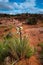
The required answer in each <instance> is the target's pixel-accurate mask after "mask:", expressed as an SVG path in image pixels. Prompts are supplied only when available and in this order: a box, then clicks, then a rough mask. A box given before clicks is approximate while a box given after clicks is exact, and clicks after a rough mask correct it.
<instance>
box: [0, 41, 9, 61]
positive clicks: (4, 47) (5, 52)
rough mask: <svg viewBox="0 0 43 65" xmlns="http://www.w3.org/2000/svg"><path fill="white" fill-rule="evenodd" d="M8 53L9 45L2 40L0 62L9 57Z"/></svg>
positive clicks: (0, 43)
mask: <svg viewBox="0 0 43 65" xmlns="http://www.w3.org/2000/svg"><path fill="white" fill-rule="evenodd" d="M8 54H9V52H8V45H7V44H5V43H4V42H0V62H2V61H4V59H5V57H7V56H8Z"/></svg>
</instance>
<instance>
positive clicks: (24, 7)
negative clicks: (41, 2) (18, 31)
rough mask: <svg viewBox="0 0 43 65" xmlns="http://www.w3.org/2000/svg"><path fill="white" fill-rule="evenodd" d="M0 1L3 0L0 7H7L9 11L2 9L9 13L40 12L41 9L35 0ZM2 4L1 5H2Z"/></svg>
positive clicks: (42, 10)
mask: <svg viewBox="0 0 43 65" xmlns="http://www.w3.org/2000/svg"><path fill="white" fill-rule="evenodd" d="M0 2H4V3H2V4H1V6H0V7H2V8H7V9H9V11H3V12H6V13H9V14H17V13H26V12H28V13H41V12H43V9H40V8H37V7H36V0H25V1H24V2H22V3H17V2H14V3H10V2H9V0H0ZM2 5H3V6H2Z"/></svg>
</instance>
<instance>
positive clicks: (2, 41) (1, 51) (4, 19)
mask: <svg viewBox="0 0 43 65" xmlns="http://www.w3.org/2000/svg"><path fill="white" fill-rule="evenodd" d="M0 65H43V15H41V14H27V13H26V14H21V15H20V14H18V15H6V14H3V15H2V14H1V15H0Z"/></svg>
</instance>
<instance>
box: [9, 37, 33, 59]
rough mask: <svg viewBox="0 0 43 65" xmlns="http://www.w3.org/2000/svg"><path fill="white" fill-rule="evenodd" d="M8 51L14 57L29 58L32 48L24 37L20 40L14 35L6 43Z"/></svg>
mask: <svg viewBox="0 0 43 65" xmlns="http://www.w3.org/2000/svg"><path fill="white" fill-rule="evenodd" d="M8 46H9V50H10V53H11V54H12V55H13V57H14V58H15V59H17V60H18V59H22V58H29V57H30V56H32V55H33V53H34V49H33V48H32V47H30V45H29V43H28V40H27V39H26V38H25V37H24V38H22V40H21V42H20V38H17V37H14V38H11V39H10V40H9V43H8Z"/></svg>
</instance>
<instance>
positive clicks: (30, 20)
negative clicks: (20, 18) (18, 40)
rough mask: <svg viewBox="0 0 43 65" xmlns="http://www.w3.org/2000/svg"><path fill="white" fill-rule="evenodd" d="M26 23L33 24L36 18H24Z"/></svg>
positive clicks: (35, 22)
mask: <svg viewBox="0 0 43 65" xmlns="http://www.w3.org/2000/svg"><path fill="white" fill-rule="evenodd" d="M26 23H27V24H30V25H35V24H37V21H36V18H28V19H27V20H26Z"/></svg>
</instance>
